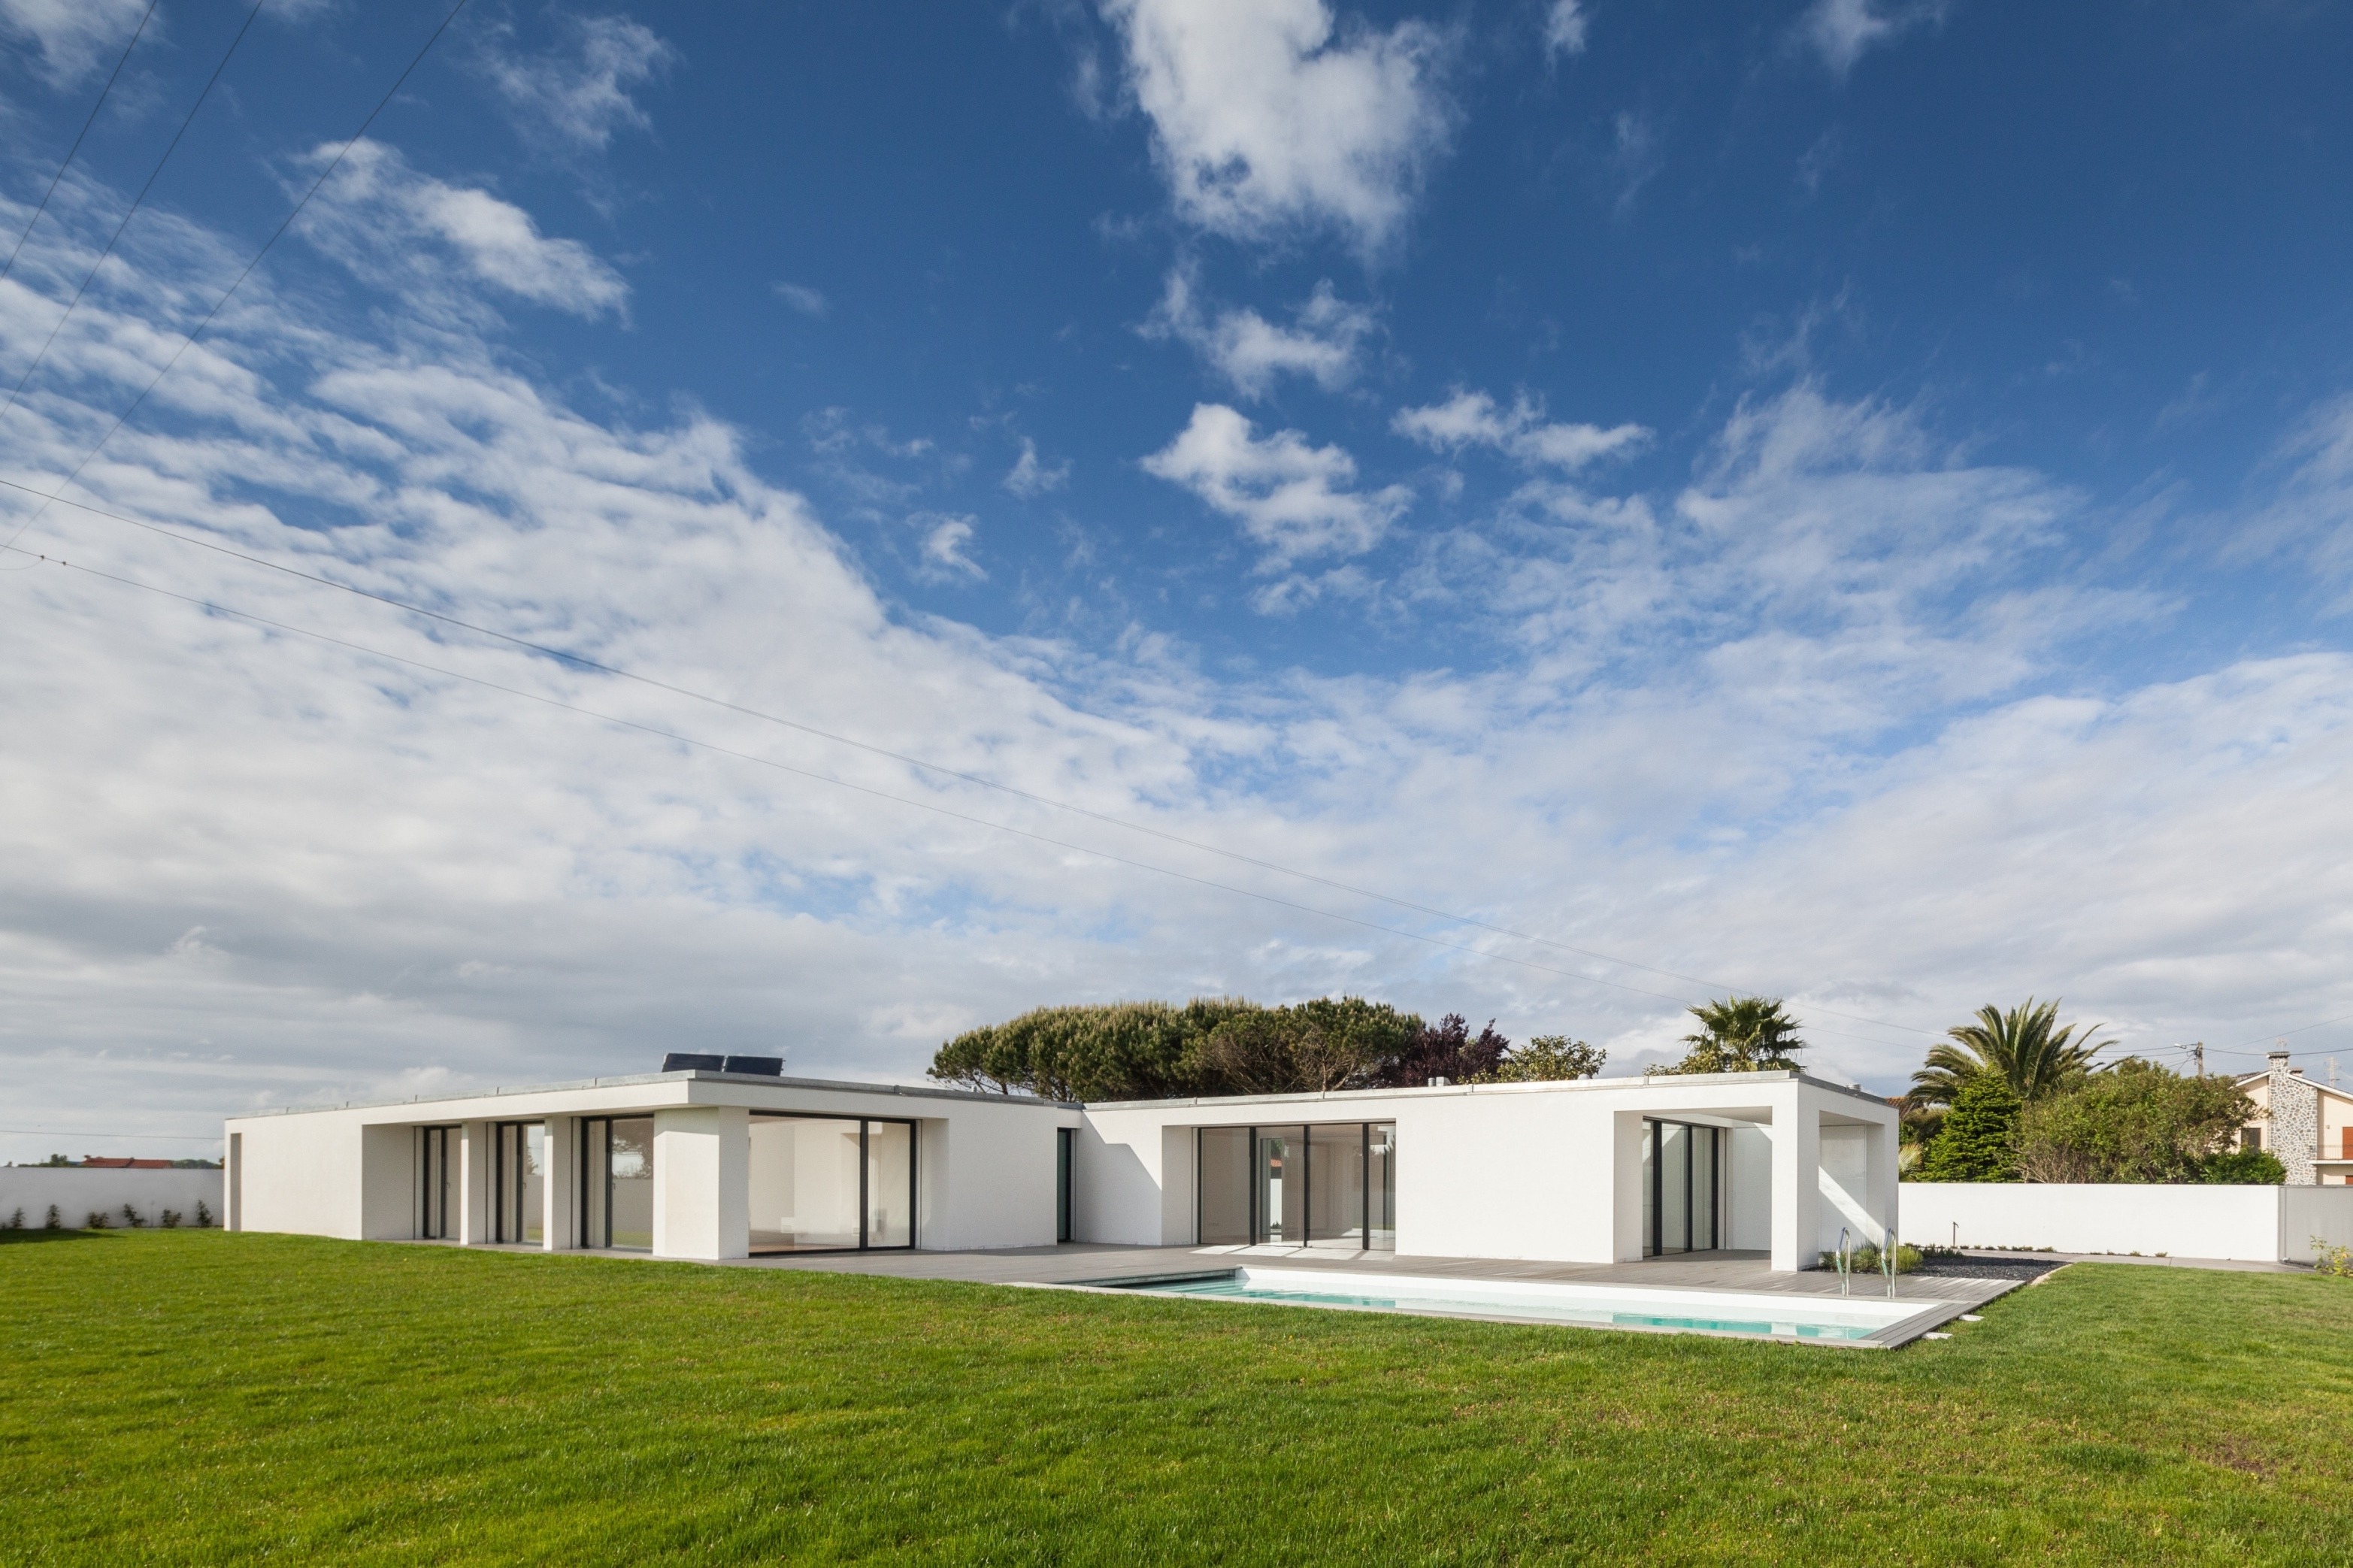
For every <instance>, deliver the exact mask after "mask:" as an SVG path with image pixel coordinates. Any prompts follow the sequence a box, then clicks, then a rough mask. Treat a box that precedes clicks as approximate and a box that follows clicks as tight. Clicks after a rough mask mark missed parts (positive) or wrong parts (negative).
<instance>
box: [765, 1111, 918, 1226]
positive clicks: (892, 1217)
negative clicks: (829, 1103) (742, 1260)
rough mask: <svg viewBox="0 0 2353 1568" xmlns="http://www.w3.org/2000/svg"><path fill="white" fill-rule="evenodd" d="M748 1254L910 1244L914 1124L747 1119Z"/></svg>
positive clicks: (823, 1118)
mask: <svg viewBox="0 0 2353 1568" xmlns="http://www.w3.org/2000/svg"><path fill="white" fill-rule="evenodd" d="M750 1182H751V1185H750V1194H751V1215H752V1250H753V1251H754V1252H840V1251H852V1250H857V1249H859V1248H869V1249H871V1248H874V1247H913V1246H914V1245H915V1124H914V1123H913V1122H912V1121H861V1120H859V1119H857V1118H853V1117H837V1116H754V1117H753V1118H752V1160H751V1176H750Z"/></svg>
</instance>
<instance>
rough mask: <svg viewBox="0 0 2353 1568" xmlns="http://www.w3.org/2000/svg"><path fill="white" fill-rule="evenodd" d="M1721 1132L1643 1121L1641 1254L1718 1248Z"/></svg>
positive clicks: (1653, 1255) (1683, 1123) (1652, 1255)
mask: <svg viewBox="0 0 2353 1568" xmlns="http://www.w3.org/2000/svg"><path fill="white" fill-rule="evenodd" d="M1723 1152H1724V1129H1722V1128H1720V1127H1699V1126H1694V1125H1693V1124H1692V1123H1690V1122H1686V1121H1660V1120H1657V1119H1655V1118H1653V1119H1648V1120H1645V1121H1643V1123H1642V1256H1643V1257H1645V1258H1657V1257H1659V1256H1661V1255H1662V1254H1665V1253H1670V1252H1708V1251H1713V1250H1714V1249H1715V1247H1719V1246H1721V1245H1722V1243H1721V1241H1720V1240H1719V1238H1718V1236H1717V1226H1716V1215H1717V1211H1718V1209H1719V1207H1720V1206H1721V1205H1720V1202H1719V1200H1720V1197H1721V1194H1722V1192H1723V1181H1722V1165H1723V1158H1722V1156H1723Z"/></svg>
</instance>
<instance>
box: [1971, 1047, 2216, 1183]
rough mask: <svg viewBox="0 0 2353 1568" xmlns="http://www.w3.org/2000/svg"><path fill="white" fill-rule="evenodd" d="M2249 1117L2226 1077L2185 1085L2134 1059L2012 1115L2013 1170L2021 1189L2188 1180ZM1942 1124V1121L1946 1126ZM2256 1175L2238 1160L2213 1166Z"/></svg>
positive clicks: (2198, 1175) (2198, 1176)
mask: <svg viewBox="0 0 2353 1568" xmlns="http://www.w3.org/2000/svg"><path fill="white" fill-rule="evenodd" d="M2254 1113H2255V1108H2254V1104H2253V1101H2252V1100H2248V1098H2247V1097H2246V1096H2245V1095H2244V1094H2242V1093H2241V1092H2240V1090H2239V1086H2238V1085H2237V1084H2236V1083H2234V1082H2232V1080H2231V1079H2226V1078H2202V1077H2195V1078H2193V1077H2189V1076H2186V1075H2184V1074H2181V1073H2177V1072H2174V1071H2172V1070H2170V1069H2169V1068H2162V1067H2159V1066H2158V1065H2157V1064H2155V1063H2154V1062H2146V1061H2142V1060H2140V1059H2139V1058H2126V1059H2125V1060H2123V1061H2120V1062H2118V1063H2116V1065H2115V1066H2114V1067H2112V1068H2107V1069H2105V1071H2100V1072H2094V1073H2091V1074H2088V1075H2087V1076H2085V1077H2084V1078H2082V1079H2078V1080H2077V1081H2076V1082H2075V1083H2074V1084H2073V1085H2072V1086H2071V1087H2069V1088H2065V1089H2059V1090H2056V1091H2055V1092H2052V1093H2048V1094H2045V1095H2044V1096H2043V1097H2042V1099H2040V1100H2034V1101H2032V1102H2031V1103H2030V1104H2028V1105H2027V1106H2026V1107H2025V1109H2024V1110H2022V1111H2021V1114H2020V1116H2019V1124H2018V1163H2019V1170H2020V1172H2021V1174H2023V1175H2024V1176H2025V1178H2026V1179H2027V1180H2028V1181H2030V1182H2197V1181H2203V1180H2205V1179H2207V1167H2208V1165H2209V1164H2210V1163H2212V1162H2213V1161H2215V1160H2216V1158H2217V1157H2218V1156H2221V1157H2223V1158H2228V1156H2227V1155H2226V1154H2225V1152H2224V1150H2225V1145H2226V1144H2227V1143H2228V1142H2230V1141H2232V1139H2233V1137H2234V1136H2235V1134H2236V1133H2237V1132H2238V1131H2239V1129H2240V1128H2241V1127H2242V1126H2243V1125H2245V1124H2246V1122H2247V1121H2249V1120H2251V1119H2252V1118H2253V1115H2254ZM1947 1120H1948V1121H1949V1120H1950V1118H1947ZM2242 1169H2244V1170H2247V1171H2250V1172H2253V1173H2261V1172H2262V1171H2263V1166H2262V1165H2261V1164H2260V1163H2254V1162H2245V1161H2242V1162H2240V1163H2239V1164H2238V1165H2235V1166H2223V1167H2221V1168H2220V1169H2219V1170H2218V1171H2217V1173H2216V1174H2217V1175H2218V1176H2220V1177H2221V1178H2222V1179H2229V1173H2232V1172H2234V1171H2239V1170H2242Z"/></svg>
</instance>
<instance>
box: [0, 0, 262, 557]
mask: <svg viewBox="0 0 2353 1568" xmlns="http://www.w3.org/2000/svg"><path fill="white" fill-rule="evenodd" d="M268 4H269V0H253V9H252V10H250V11H248V12H247V13H246V14H245V21H244V23H243V24H242V25H241V26H238V28H237V37H233V38H231V39H230V40H229V41H228V48H227V52H226V53H224V54H223V55H222V56H221V58H220V64H218V65H216V66H215V67H213V74H212V75H210V76H208V77H206V79H205V89H204V90H203V91H202V92H199V93H198V94H196V100H195V102H194V103H192V104H190V105H188V112H187V114H186V115H185V117H184V118H183V119H182V120H181V121H180V128H179V129H178V130H177V131H174V132H172V140H171V141H170V142H168V143H166V144H165V146H164V155H163V156H162V157H160V158H158V159H156V160H155V166H154V167H153V169H150V170H149V171H147V183H146V184H143V185H142V186H140V187H139V195H137V196H135V197H133V198H132V203H131V205H130V207H129V209H128V210H126V211H125V212H124V213H123V215H122V221H121V223H118V224H116V225H115V226H114V232H113V233H112V234H111V235H110V236H108V237H107V241H106V248H105V249H103V250H101V251H100V252H99V253H98V259H97V260H95V261H93V262H91V263H90V271H89V272H88V273H86V274H85V275H84V276H83V278H82V280H81V287H80V288H79V289H75V290H74V294H73V298H72V299H71V300H68V301H67V302H66V313H65V314H64V315H62V316H59V317H58V324H57V325H56V326H54V327H51V328H50V329H49V335H48V336H47V338H45V339H43V340H42V342H41V352H40V353H37V354H35V355H34V356H33V363H30V364H28V365H26V367H25V374H22V375H20V376H18V377H17V378H16V385H15V386H13V387H11V388H9V390H8V401H7V402H6V403H5V404H0V419H5V418H6V417H7V416H8V411H9V410H10V409H12V408H14V407H16V396H17V395H18V394H19V393H21V392H23V391H24V390H25V384H26V382H28V381H30V380H32V379H33V373H34V372H35V371H37V370H38V369H40V368H41V363H42V362H43V361H45V360H47V358H48V357H49V350H50V348H51V347H52V346H53V345H54V344H55V343H56V342H57V341H58V333H59V332H61V331H65V330H66V323H67V322H68V321H71V320H73V313H74V311H76V310H79V309H80V308H81V297H82V296H83V295H84V294H86V293H88V292H89V291H90V280H91V279H95V278H96V277H97V276H98V269H99V268H101V267H103V266H105V265H106V258H108V257H110V256H111V255H113V254H114V247H115V245H116V244H117V243H118V242H119V241H120V240H121V238H122V231H123V230H124V229H126V228H129V227H130V226H131V220H132V217H133V216H136V215H137V213H138V211H139V209H140V208H141V207H142V206H144V205H146V204H147V193H148V192H149V191H152V190H153V189H154V188H155V181H156V179H157V177H158V176H160V175H161V174H163V173H164V164H166V163H170V162H171V161H172V154H173V153H175V152H177V151H179V147H180V138H182V137H183V136H185V135H186V134H187V133H188V127H189V126H191V125H193V124H195V122H196V110H200V109H202V108H203V107H204V106H205V100H206V99H207V98H210V97H211V96H212V92H213V87H214V84H215V83H216V82H218V81H219V80H220V79H221V72H223V71H225V70H227V69H228V62H229V61H230V60H231V59H232V58H235V56H236V54H237V46H238V45H239V44H242V43H243V42H245V35H246V34H247V33H248V32H250V31H251V30H252V28H253V19H254V18H255V17H256V16H260V15H261V8H262V6H264V5H268ZM140 26H142V27H143V26H146V24H145V23H144V22H142V23H141V24H140ZM125 57H126V58H128V51H127V50H126V51H125ZM118 69H120V67H118ZM110 85H111V79H110ZM93 112H94V111H93ZM74 144H75V145H76V146H79V145H80V144H81V143H80V141H79V138H77V139H76V141H75V143H74ZM64 173H65V171H64V170H62V169H60V170H58V174H60V175H61V176H62V175H63V174H64ZM25 232H26V234H30V233H32V229H31V228H30V226H27V227H26V230H25ZM22 243H23V242H22V241H21V240H20V241H18V244H19V245H21V244H22ZM82 460H83V461H84V462H88V461H89V460H90V459H89V458H84V459H82ZM75 471H76V472H79V471H80V470H79V469H76V470H75ZM34 515H35V517H38V516H39V513H35V514H34ZM31 526H32V523H31V522H30V521H27V522H26V524H25V528H30V527H31ZM24 531H25V530H24V529H23V528H20V529H18V530H17V532H18V533H22V532H24ZM11 542H14V541H13V540H12V541H11Z"/></svg>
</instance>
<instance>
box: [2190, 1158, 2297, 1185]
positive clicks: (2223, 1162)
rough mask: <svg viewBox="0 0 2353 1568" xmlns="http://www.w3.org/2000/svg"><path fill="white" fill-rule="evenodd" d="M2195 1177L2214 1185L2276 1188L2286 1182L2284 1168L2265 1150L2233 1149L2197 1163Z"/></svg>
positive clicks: (2277, 1159)
mask: <svg viewBox="0 0 2353 1568" xmlns="http://www.w3.org/2000/svg"><path fill="white" fill-rule="evenodd" d="M2198 1179H2199V1180H2200V1181H2201V1182H2211V1183H2212V1184H2215V1185H2217V1186H2232V1187H2276V1186H2280V1185H2283V1184H2284V1183H2285V1182H2286V1181H2287V1167H2286V1166H2285V1165H2283V1164H2281V1163H2280V1159H2279V1156H2278V1155H2277V1154H2274V1153H2273V1152H2271V1151H2270V1150H2268V1149H2233V1150H2232V1151H2231V1152H2229V1153H2227V1154H2213V1155H2209V1156H2208V1157H2207V1158H2206V1159H2205V1160H2204V1161H2202V1162H2200V1164H2199V1166H2198Z"/></svg>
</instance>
